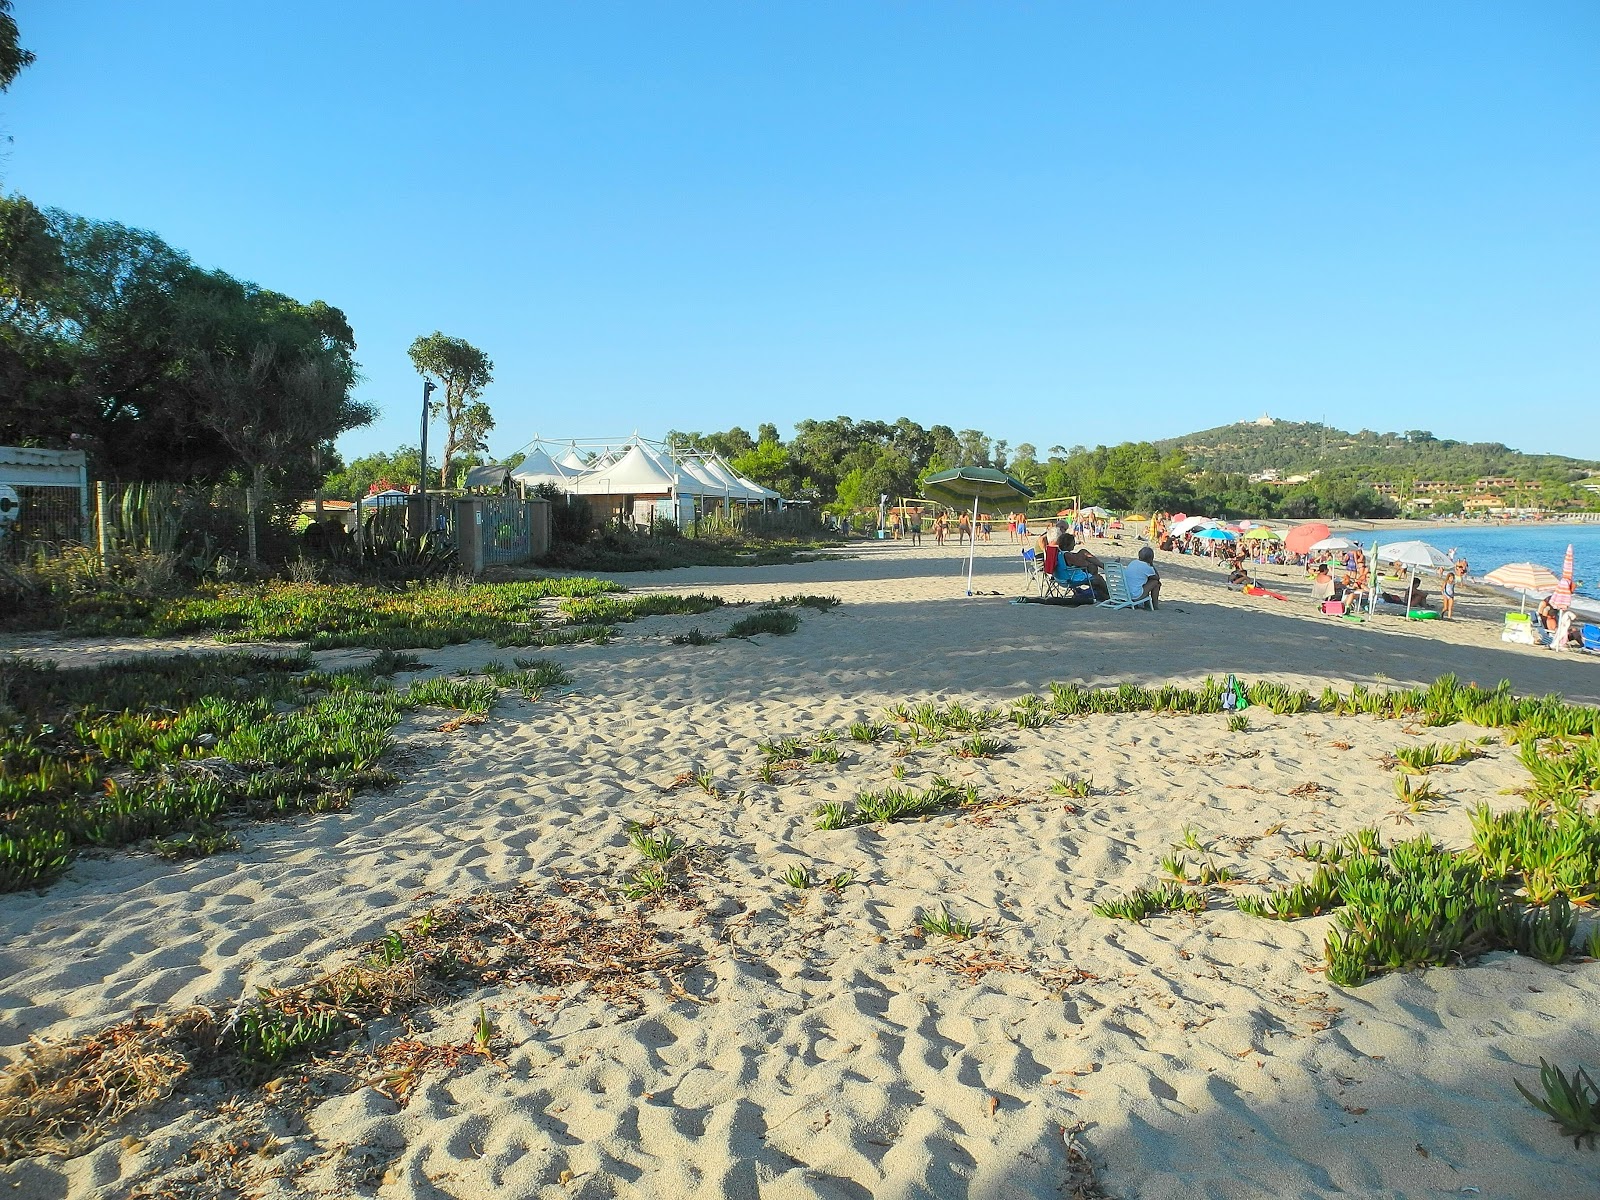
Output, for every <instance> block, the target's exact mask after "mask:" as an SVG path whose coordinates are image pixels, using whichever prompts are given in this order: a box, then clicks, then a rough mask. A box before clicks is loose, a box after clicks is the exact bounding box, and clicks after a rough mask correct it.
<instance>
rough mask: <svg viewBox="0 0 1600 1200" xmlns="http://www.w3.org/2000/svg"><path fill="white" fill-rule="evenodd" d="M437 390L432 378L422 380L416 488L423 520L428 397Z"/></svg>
mask: <svg viewBox="0 0 1600 1200" xmlns="http://www.w3.org/2000/svg"><path fill="white" fill-rule="evenodd" d="M438 390H439V385H438V384H436V383H434V381H433V380H431V379H424V380H423V381H422V447H421V453H422V469H421V470H420V471H419V472H418V480H419V488H418V490H419V491H420V492H421V493H422V512H423V520H427V512H428V397H429V396H431V395H433V394H434V392H436V391H438Z"/></svg>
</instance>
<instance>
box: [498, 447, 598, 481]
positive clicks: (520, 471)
mask: <svg viewBox="0 0 1600 1200" xmlns="http://www.w3.org/2000/svg"><path fill="white" fill-rule="evenodd" d="M580 474H582V472H581V471H573V470H572V469H571V468H568V467H563V466H562V465H561V464H560V463H558V462H556V460H555V459H553V458H551V457H550V456H549V455H548V454H546V453H545V452H544V450H542V449H540V448H539V447H537V446H535V447H534V448H533V449H532V450H531V451H529V453H528V457H526V458H524V459H523V460H522V464H521V465H520V466H519V467H517V469H516V470H515V471H513V472H511V478H512V479H513V480H514V481H515V482H517V483H520V484H522V485H523V486H524V487H530V488H533V487H539V486H541V485H542V484H551V485H553V486H555V487H558V488H560V489H561V490H562V491H564V492H567V491H571V490H572V482H573V480H574V479H576V478H577V476H578V475H580Z"/></svg>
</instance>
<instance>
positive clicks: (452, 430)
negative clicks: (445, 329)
mask: <svg viewBox="0 0 1600 1200" xmlns="http://www.w3.org/2000/svg"><path fill="white" fill-rule="evenodd" d="M407 353H408V354H410V356H411V362H412V365H413V366H415V367H416V368H417V374H419V375H424V376H427V375H433V376H436V377H437V378H438V380H439V383H440V385H441V387H440V390H441V391H442V392H443V393H444V399H443V400H435V401H434V402H433V405H434V411H435V412H437V413H440V414H442V415H443V417H444V427H445V440H444V457H443V461H442V462H441V463H440V464H439V486H440V487H446V488H447V487H449V486H450V460H451V459H453V458H454V457H455V456H456V455H457V454H460V453H467V454H472V453H476V452H477V451H480V450H483V449H484V448H485V446H484V439H485V438H487V437H488V435H489V431H490V430H491V429H493V428H494V417H493V416H492V415H491V414H490V412H489V406H488V405H487V404H485V403H483V402H482V401H481V400H479V399H478V397H479V396H480V395H482V394H483V389H484V388H486V387H488V386H489V385H490V384H491V383H493V382H494V363H492V362H490V361H489V356H488V355H487V354H485V353H484V352H483V351H482V350H479V349H478V348H477V347H476V346H474V345H472V343H470V342H468V341H466V340H465V339H463V338H457V337H446V336H445V335H444V334H443V333H440V332H439V331H438V330H435V331H434V332H433V333H431V334H429V335H428V336H427V337H419V338H418V339H417V340H416V341H414V342H412V343H411V349H410V350H409V351H407Z"/></svg>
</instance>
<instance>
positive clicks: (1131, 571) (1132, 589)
mask: <svg viewBox="0 0 1600 1200" xmlns="http://www.w3.org/2000/svg"><path fill="white" fill-rule="evenodd" d="M1155 561H1156V552H1155V551H1154V550H1152V549H1150V547H1149V546H1140V547H1139V557H1138V558H1136V559H1134V560H1133V561H1132V562H1131V563H1129V564H1128V565H1127V566H1125V567H1123V568H1122V581H1123V583H1125V584H1127V587H1128V595H1129V597H1131V598H1132V599H1134V600H1143V599H1144V598H1145V597H1146V596H1148V597H1150V607H1151V608H1160V607H1161V576H1160V575H1158V574H1156V568H1155Z"/></svg>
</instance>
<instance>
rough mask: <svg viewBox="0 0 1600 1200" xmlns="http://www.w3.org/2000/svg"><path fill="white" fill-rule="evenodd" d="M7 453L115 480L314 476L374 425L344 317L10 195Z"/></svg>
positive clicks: (4, 248) (162, 246) (4, 347)
mask: <svg viewBox="0 0 1600 1200" xmlns="http://www.w3.org/2000/svg"><path fill="white" fill-rule="evenodd" d="M0 316H3V317H4V321H3V323H0V393H3V394H4V395H5V396H6V397H7V398H8V400H9V403H8V404H7V405H6V406H5V408H4V409H3V410H0V442H11V443H22V444H25V445H37V446H45V447H54V448H58V449H64V448H75V449H82V450H85V451H87V452H88V454H89V458H90V463H91V469H92V471H93V472H94V473H95V474H96V475H97V476H99V477H101V478H105V479H111V480H121V481H127V480H137V479H160V480H170V481H179V482H182V481H192V480H198V481H213V482H214V481H221V480H224V479H227V478H229V477H230V476H235V475H238V476H242V477H244V478H247V479H253V480H254V481H256V482H270V481H272V480H274V479H278V478H282V479H285V480H288V479H292V480H295V481H298V482H302V483H303V482H305V481H308V480H309V479H311V478H313V477H314V476H313V471H312V464H313V460H314V459H315V457H316V453H317V451H318V449H319V447H323V446H325V445H326V444H327V443H330V442H331V441H332V440H333V439H334V438H336V437H338V436H339V435H340V434H341V433H344V432H345V431H347V430H349V429H353V428H356V427H357V426H360V425H364V424H366V423H367V422H369V421H370V420H371V419H372V416H373V413H372V410H371V409H370V408H369V407H368V406H366V405H363V404H360V403H358V402H356V401H355V400H354V399H353V398H352V397H351V391H352V389H353V388H354V386H355V383H356V381H357V366H356V362H355V337H354V334H353V333H352V331H351V329H350V324H349V322H348V321H347V320H346V319H345V316H344V314H343V313H342V312H340V311H339V310H338V309H337V308H334V307H333V306H331V305H329V304H327V303H325V302H323V301H320V300H315V301H311V302H309V303H306V302H301V301H297V300H294V299H293V298H291V297H289V296H285V295H282V294H281V293H278V292H273V291H270V290H268V289H266V288H262V287H259V286H257V285H256V284H252V283H246V282H242V281H240V280H237V279H235V278H233V277H232V276H230V275H228V274H226V273H225V272H222V271H208V270H204V269H202V268H199V267H197V266H195V265H194V263H192V262H191V261H190V260H189V258H188V256H187V255H185V254H183V253H182V252H181V251H178V250H175V249H173V248H172V247H171V246H169V245H167V244H166V243H165V242H164V241H162V240H161V238H159V237H158V236H156V235H155V234H153V233H150V232H148V231H146V230H140V229H132V228H129V227H128V226H125V225H121V224H118V223H116V222H114V221H96V220H91V219H89V218H86V217H79V216H75V215H73V214H71V213H66V212H62V211H60V210H59V209H40V208H38V207H37V206H35V205H34V204H33V203H32V202H31V201H29V200H28V199H26V198H25V197H22V196H7V197H0Z"/></svg>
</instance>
